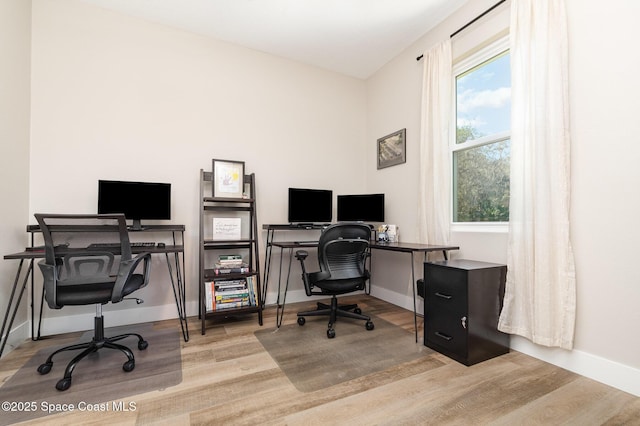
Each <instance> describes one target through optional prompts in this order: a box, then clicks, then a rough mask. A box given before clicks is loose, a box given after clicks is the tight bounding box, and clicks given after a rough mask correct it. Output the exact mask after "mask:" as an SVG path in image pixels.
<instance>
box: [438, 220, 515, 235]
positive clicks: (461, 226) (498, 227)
mask: <svg viewBox="0 0 640 426" xmlns="http://www.w3.org/2000/svg"><path fill="white" fill-rule="evenodd" d="M450 230H451V232H490V233H494V234H507V233H509V222H476V223H472V222H465V223H463V222H456V223H452V224H451V228H450Z"/></svg>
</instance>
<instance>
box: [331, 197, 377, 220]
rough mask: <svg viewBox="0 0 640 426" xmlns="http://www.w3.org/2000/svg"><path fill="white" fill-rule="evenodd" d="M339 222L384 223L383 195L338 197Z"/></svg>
mask: <svg viewBox="0 0 640 426" xmlns="http://www.w3.org/2000/svg"><path fill="white" fill-rule="evenodd" d="M338 221H339V222H384V194H360V195H338Z"/></svg>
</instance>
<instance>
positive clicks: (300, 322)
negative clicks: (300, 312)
mask: <svg viewBox="0 0 640 426" xmlns="http://www.w3.org/2000/svg"><path fill="white" fill-rule="evenodd" d="M305 322H307V320H306V319H305V318H304V317H298V325H304V323H305Z"/></svg>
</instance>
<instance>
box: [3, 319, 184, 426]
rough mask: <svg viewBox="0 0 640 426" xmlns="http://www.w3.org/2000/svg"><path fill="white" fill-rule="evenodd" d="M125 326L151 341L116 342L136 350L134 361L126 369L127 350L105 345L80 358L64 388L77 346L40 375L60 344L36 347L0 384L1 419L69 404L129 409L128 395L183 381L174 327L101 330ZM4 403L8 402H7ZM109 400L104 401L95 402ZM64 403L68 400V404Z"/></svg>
mask: <svg viewBox="0 0 640 426" xmlns="http://www.w3.org/2000/svg"><path fill="white" fill-rule="evenodd" d="M127 332H133V333H139V334H141V335H142V337H143V338H144V339H145V340H147V342H149V347H148V348H147V349H146V350H144V351H140V350H138V339H137V338H136V337H128V338H126V339H123V340H121V341H120V343H122V344H124V345H125V346H128V347H129V348H130V349H131V350H132V351H133V354H134V356H135V360H136V366H135V369H134V370H133V371H131V372H128V373H126V372H124V371H123V370H122V364H124V362H125V361H126V360H127V358H126V356H125V355H124V354H123V353H122V352H120V351H117V350H110V349H106V350H105V349H103V350H100V351H98V352H97V353H94V354H92V355H90V356H88V357H87V358H85V359H83V360H82V361H80V362H79V363H78V364H77V366H76V368H75V370H74V372H73V376H72V377H73V380H72V384H71V387H70V388H69V389H68V390H66V391H63V392H60V391H58V390H57V389H56V388H55V385H56V383H57V382H58V380H60V379H61V378H62V376H63V375H64V369H65V367H66V366H67V362H68V361H70V360H71V359H72V358H73V357H74V356H75V355H77V354H78V353H79V351H67V352H61V353H59V354H58V355H56V357H54V359H53V361H54V362H53V368H52V370H51V372H50V373H49V374H47V375H40V374H39V373H38V372H37V368H38V366H39V365H40V364H42V363H43V362H44V361H45V360H46V359H47V357H48V356H49V354H51V353H52V352H53V351H54V350H56V349H57V348H59V347H61V346H67V345H59V346H50V347H47V348H43V349H41V350H40V351H38V353H36V354H35V355H34V356H33V357H32V358H31V359H30V360H29V361H28V362H27V363H26V364H25V365H24V366H22V367H21V368H20V369H19V370H18V371H17V372H16V373H15V374H14V375H13V376H12V377H10V378H9V379H8V380H7V381H6V382H5V383H4V384H3V385H2V386H0V401H1V402H2V403H3V407H2V414H1V415H0V425H9V424H13V423H17V422H21V421H25V420H31V419H35V418H38V417H42V416H45V415H48V414H50V413H49V411H53V412H56V411H57V410H58V408H59V409H60V410H64V409H68V408H69V407H70V405H73V407H74V409H75V410H82V409H83V408H84V409H85V410H89V409H94V410H98V411H101V410H102V411H104V410H106V409H107V407H108V409H109V411H114V410H127V409H129V408H130V407H129V404H130V403H133V404H135V401H133V400H130V399H128V398H127V397H128V396H131V395H138V394H141V393H145V392H150V391H154V390H159V389H165V388H168V387H171V386H175V385H177V384H179V383H180V382H182V359H181V355H180V333H179V332H178V330H154V329H153V327H152V326H151V325H149V324H143V325H140V324H138V325H135V326H126V327H114V328H111V329H107V330H105V335H106V336H116V335H118V334H123V333H127ZM92 336H93V331H91V332H87V333H85V334H84V335H83V336H82V338H80V339H78V343H80V342H84V341H87V340H91V337H92ZM7 403H9V404H11V405H6V404H7ZM100 403H109V404H106V405H102V406H100V405H96V404H100ZM63 404H67V405H66V406H65V405H63Z"/></svg>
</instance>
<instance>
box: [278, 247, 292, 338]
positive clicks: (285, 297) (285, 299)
mask: <svg viewBox="0 0 640 426" xmlns="http://www.w3.org/2000/svg"><path fill="white" fill-rule="evenodd" d="M282 251H283V249H282V248H280V273H279V275H278V301H277V303H276V327H277V328H280V326H281V325H282V319H283V318H284V306H285V305H286V303H287V292H288V291H289V278H290V277H291V263H292V258H293V248H289V267H288V268H287V282H286V284H285V286H284V296H283V297H282V309H281V308H280V284H281V282H282Z"/></svg>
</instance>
